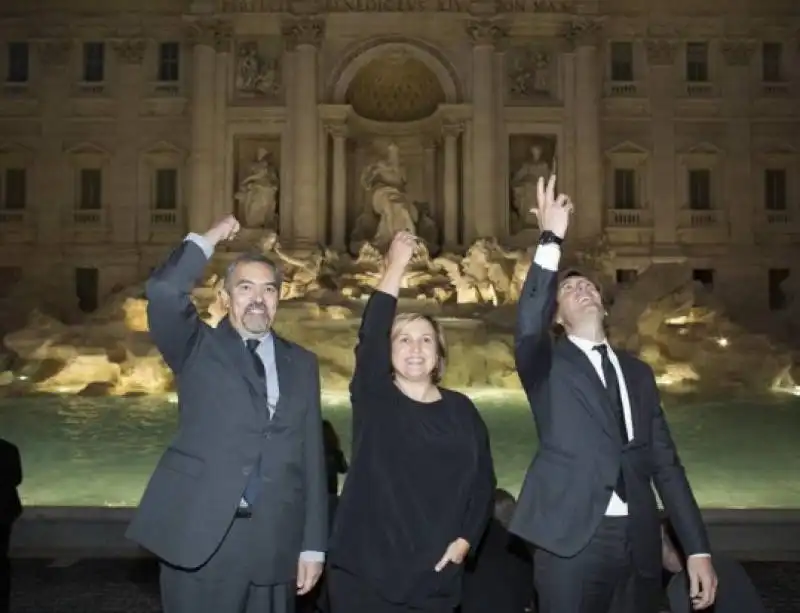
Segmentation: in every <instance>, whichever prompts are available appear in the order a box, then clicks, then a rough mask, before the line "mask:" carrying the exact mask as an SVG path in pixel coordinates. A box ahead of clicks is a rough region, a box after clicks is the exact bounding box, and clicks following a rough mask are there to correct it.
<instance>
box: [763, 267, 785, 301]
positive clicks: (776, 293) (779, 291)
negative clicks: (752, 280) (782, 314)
mask: <svg viewBox="0 0 800 613" xmlns="http://www.w3.org/2000/svg"><path fill="white" fill-rule="evenodd" d="M789 274H790V273H789V269H788V268H770V269H769V270H768V271H767V275H768V279H769V310H770V311H782V310H783V309H785V308H786V305H787V304H788V300H787V299H786V292H785V291H784V289H783V283H784V281H786V279H788V278H789Z"/></svg>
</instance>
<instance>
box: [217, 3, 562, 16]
mask: <svg viewBox="0 0 800 613" xmlns="http://www.w3.org/2000/svg"><path fill="white" fill-rule="evenodd" d="M298 4H303V2H299V3H298V2H297V1H295V0H218V6H219V10H220V12H222V13H291V14H294V15H298V14H301V13H303V11H300V10H298ZM308 4H309V5H310V8H309V9H307V11H312V12H315V13H317V14H320V13H465V14H470V15H486V14H497V13H510V14H521V13H572V12H574V8H575V7H574V3H573V2H571V1H570V0H490V1H488V2H486V1H482V2H481V1H479V2H475V1H474V0H402V1H398V0H313V1H311V2H309V3H308Z"/></svg>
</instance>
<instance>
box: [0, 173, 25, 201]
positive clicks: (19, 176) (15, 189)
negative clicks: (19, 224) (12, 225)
mask: <svg viewBox="0 0 800 613" xmlns="http://www.w3.org/2000/svg"><path fill="white" fill-rule="evenodd" d="M4 174H5V193H4V194H3V208H5V209H7V210H9V211H21V210H23V209H24V208H25V205H26V201H27V199H28V181H27V172H26V171H25V169H24V168H6V171H5V173H4Z"/></svg>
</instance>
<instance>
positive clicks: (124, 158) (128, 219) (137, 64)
mask: <svg viewBox="0 0 800 613" xmlns="http://www.w3.org/2000/svg"><path fill="white" fill-rule="evenodd" d="M112 49H113V50H114V52H115V53H116V56H117V70H118V73H117V75H116V77H117V78H116V79H115V83H114V87H115V88H116V91H115V92H114V94H115V95H116V97H117V99H118V100H119V101H120V102H121V105H120V111H119V114H118V115H117V135H118V142H119V144H120V146H119V149H118V150H117V151H116V152H115V154H114V159H113V160H112V169H111V172H112V175H113V178H112V180H111V181H110V186H112V189H110V190H108V192H110V193H107V194H106V195H105V199H104V202H103V204H104V205H105V206H107V207H109V208H108V209H107V210H106V214H107V215H109V216H110V219H109V220H108V221H109V222H110V225H111V236H112V241H113V242H114V243H135V242H145V241H147V238H148V236H149V228H150V205H151V202H150V200H151V195H150V192H149V191H148V192H146V195H145V198H146V203H147V206H145V207H142V206H140V200H141V198H140V196H139V190H138V185H139V173H138V172H137V171H136V170H135V169H137V168H138V167H139V144H138V140H139V139H138V138H137V137H138V131H139V130H140V127H139V122H138V121H137V120H138V118H139V100H140V99H141V97H142V93H143V92H142V89H143V85H144V79H143V76H144V75H143V74H142V62H143V60H144V53H145V49H146V43H145V41H144V39H141V38H134V39H121V40H116V41H113V42H112ZM148 179H149V177H148Z"/></svg>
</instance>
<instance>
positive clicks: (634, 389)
mask: <svg viewBox="0 0 800 613" xmlns="http://www.w3.org/2000/svg"><path fill="white" fill-rule="evenodd" d="M617 359H618V360H619V367H620V369H621V370H622V376H623V377H625V387H626V388H628V402H629V403H630V405H631V422H632V425H633V440H632V441H631V442H633V441H635V440H636V439H638V438H639V437H640V436H641V433H642V428H644V427H646V426H645V424H646V420H645V416H644V414H643V411H644V406H643V405H642V402H641V401H640V399H639V379H638V377H637V374H636V372H637V371H636V365H635V363H634V361H633V359H632V358H631V356H629V355H628V354H627V353H625V352H622V351H620V352H618V353H617Z"/></svg>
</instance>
